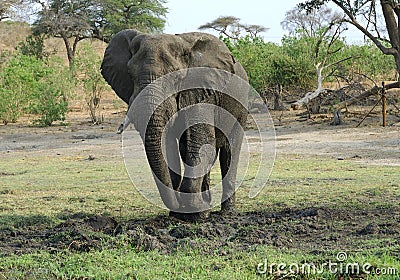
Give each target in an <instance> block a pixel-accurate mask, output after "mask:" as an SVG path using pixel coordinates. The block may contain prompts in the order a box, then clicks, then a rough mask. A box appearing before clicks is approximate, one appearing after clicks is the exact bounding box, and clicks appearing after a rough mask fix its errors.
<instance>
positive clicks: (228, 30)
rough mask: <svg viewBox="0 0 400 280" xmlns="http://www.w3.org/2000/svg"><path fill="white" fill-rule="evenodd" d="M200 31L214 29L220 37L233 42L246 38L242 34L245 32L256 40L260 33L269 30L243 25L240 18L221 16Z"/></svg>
mask: <svg viewBox="0 0 400 280" xmlns="http://www.w3.org/2000/svg"><path fill="white" fill-rule="evenodd" d="M199 29H200V30H205V29H213V30H215V31H217V32H219V34H220V36H225V37H227V38H229V39H233V40H238V39H239V38H240V37H244V36H243V34H242V33H243V32H244V33H246V34H247V35H249V36H250V37H252V38H256V37H257V36H258V34H259V33H261V32H266V31H267V30H268V28H266V27H264V26H261V25H255V24H251V25H249V24H242V23H240V19H239V18H237V17H233V16H221V17H219V18H217V19H215V20H213V21H211V22H208V23H206V24H203V25H201V26H200V27H199Z"/></svg>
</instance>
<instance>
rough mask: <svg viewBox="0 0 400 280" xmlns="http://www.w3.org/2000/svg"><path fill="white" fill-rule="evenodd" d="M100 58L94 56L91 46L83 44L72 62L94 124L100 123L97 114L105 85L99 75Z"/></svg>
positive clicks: (96, 55) (100, 118) (100, 119)
mask: <svg viewBox="0 0 400 280" xmlns="http://www.w3.org/2000/svg"><path fill="white" fill-rule="evenodd" d="M101 61H102V58H101V57H100V56H99V55H98V54H96V52H95V51H94V49H93V46H92V45H91V44H89V43H83V44H82V46H81V48H80V49H79V50H78V52H77V55H76V57H75V59H74V62H73V69H74V71H75V76H76V77H77V82H78V83H79V84H80V86H81V87H82V89H83V92H84V98H85V101H86V105H87V108H88V110H89V114H90V117H91V119H92V122H93V123H94V124H98V123H101V122H102V117H101V116H100V113H99V107H100V101H101V98H102V96H103V93H104V92H105V90H106V88H107V84H106V82H105V80H104V79H103V77H102V76H101V73H100V66H101Z"/></svg>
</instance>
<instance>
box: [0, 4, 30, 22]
mask: <svg viewBox="0 0 400 280" xmlns="http://www.w3.org/2000/svg"><path fill="white" fill-rule="evenodd" d="M28 4H29V0H1V1H0V21H3V20H5V19H12V18H15V17H18V14H19V11H22V10H24V8H25V7H26V6H27V5H28Z"/></svg>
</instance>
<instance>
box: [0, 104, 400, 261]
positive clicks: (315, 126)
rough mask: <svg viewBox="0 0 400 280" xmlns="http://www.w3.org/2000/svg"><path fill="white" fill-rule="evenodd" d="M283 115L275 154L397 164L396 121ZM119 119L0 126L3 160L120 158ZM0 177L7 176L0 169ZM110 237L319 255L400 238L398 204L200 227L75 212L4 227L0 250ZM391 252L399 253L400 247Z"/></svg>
mask: <svg viewBox="0 0 400 280" xmlns="http://www.w3.org/2000/svg"><path fill="white" fill-rule="evenodd" d="M285 114H286V116H284V118H283V119H284V120H285V121H283V122H282V121H281V122H279V121H278V120H277V119H278V118H281V120H282V116H281V115H280V114H278V113H277V114H276V115H275V116H274V118H275V122H276V123H278V124H280V125H277V126H276V144H277V156H278V157H282V156H285V155H289V154H290V155H293V154H298V155H303V156H323V157H330V158H337V159H346V160H352V161H357V162H363V163H365V164H376V165H395V166H400V149H399V147H400V123H399V122H398V121H392V125H391V126H390V127H387V128H381V127H379V126H378V125H376V122H379V120H376V119H372V120H371V121H370V123H369V124H367V125H365V126H362V127H360V128H354V125H355V124H356V123H357V120H348V122H347V125H345V126H342V127H337V126H331V125H329V121H327V120H325V119H313V120H309V121H303V117H302V116H299V115H297V113H293V112H286V113H285ZM122 119H123V111H121V110H119V111H118V110H111V111H109V113H108V115H106V116H105V122H104V123H103V124H101V125H92V124H90V122H89V121H88V120H87V119H85V118H84V117H83V116H82V115H79V114H72V115H71V116H70V118H69V122H70V125H69V126H66V127H65V126H54V127H50V128H38V127H32V126H29V125H27V124H26V123H23V122H20V123H17V124H10V125H7V126H4V125H0V157H14V156H21V155H26V156H29V155H35V154H39V153H40V154H57V153H68V154H70V155H71V156H74V155H76V156H88V155H95V156H96V157H105V156H113V157H121V142H120V141H121V136H119V135H117V134H116V133H115V131H116V129H117V127H118V125H119V123H120V121H121V120H122ZM399 121H400V119H399ZM105 145H107V149H105V148H104V146H105ZM0 176H7V174H1V173H0ZM23 224H26V223H23ZM107 235H108V236H120V235H124V236H126V237H127V238H126V240H128V242H130V243H131V244H132V245H133V246H134V247H137V248H139V249H142V250H154V249H157V250H160V251H162V252H165V253H171V252H173V251H174V250H176V248H179V247H180V246H189V247H193V248H196V249H198V250H200V251H204V252H205V253H208V252H210V253H215V252H217V253H218V254H221V255H224V254H227V253H229V251H230V250H235V251H237V250H252V249H254V248H255V246H256V245H259V244H269V245H272V246H275V247H279V248H297V249H301V250H305V251H308V252H316V253H318V252H319V251H325V250H337V249H338V248H340V249H341V250H355V251H357V250H362V249H367V248H370V247H371V248H372V247H373V246H375V247H376V246H377V244H372V243H369V242H367V241H366V240H368V239H369V238H366V236H368V237H371V238H374V239H377V240H381V242H382V243H384V244H386V245H385V246H390V245H391V244H388V242H389V243H390V242H391V243H395V244H399V243H400V206H399V205H393V206H392V207H391V208H385V209H369V210H354V211H353V212H349V211H348V210H346V211H345V210H339V209H328V208H305V209H283V210H281V211H279V212H268V210H266V211H265V212H245V213H237V214H234V215H229V216H221V215H220V214H219V213H212V215H211V218H210V219H209V220H207V221H205V222H203V223H196V224H193V223H185V222H181V221H179V220H177V219H175V218H170V217H166V216H157V217H153V218H150V219H136V220H128V221H120V220H118V218H114V217H102V216H96V215H91V216H88V215H84V214H79V213H77V214H72V215H70V216H68V217H64V218H63V222H62V223H61V224H58V225H49V224H46V223H45V222H43V223H34V224H33V225H31V226H26V225H25V226H23V227H18V226H15V227H13V228H10V229H6V230H3V231H1V232H0V255H3V256H4V255H10V254H24V253H30V252H34V251H36V250H41V249H43V250H47V251H50V252H57V251H60V250H64V249H69V250H72V251H88V250H91V249H102V248H103V246H109V247H112V246H114V245H113V244H112V243H110V244H108V243H106V244H105V243H104V242H102V239H103V237H104V236H107ZM341 237H346V238H341ZM395 244H392V245H395ZM115 246H116V245H115ZM385 246H383V245H382V247H385ZM391 253H392V254H397V255H400V252H391Z"/></svg>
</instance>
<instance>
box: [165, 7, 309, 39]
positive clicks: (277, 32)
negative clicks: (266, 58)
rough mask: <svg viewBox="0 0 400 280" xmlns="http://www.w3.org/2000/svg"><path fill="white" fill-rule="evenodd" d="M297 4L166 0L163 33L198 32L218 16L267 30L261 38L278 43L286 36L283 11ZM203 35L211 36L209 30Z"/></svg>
mask: <svg viewBox="0 0 400 280" xmlns="http://www.w3.org/2000/svg"><path fill="white" fill-rule="evenodd" d="M301 2H302V1H301V0H281V1H273V0H244V1H235V0H168V2H167V5H166V6H167V7H168V9H169V12H168V14H167V24H166V27H165V30H164V32H165V33H172V34H174V33H183V32H191V31H199V30H198V27H199V26H200V25H202V24H205V23H207V22H210V21H212V20H214V19H216V18H218V17H219V16H235V17H238V18H240V19H241V23H245V24H257V25H262V26H264V27H267V28H269V30H268V31H267V32H265V33H263V34H261V35H262V36H263V37H264V38H265V39H266V40H267V41H273V42H280V39H281V38H282V35H283V34H285V33H287V32H286V31H283V30H282V28H281V22H282V21H283V19H284V18H285V13H286V11H288V10H290V9H292V8H294V7H295V6H296V5H297V4H298V3H301ZM205 32H208V33H212V31H211V30H205ZM214 34H215V33H214Z"/></svg>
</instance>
